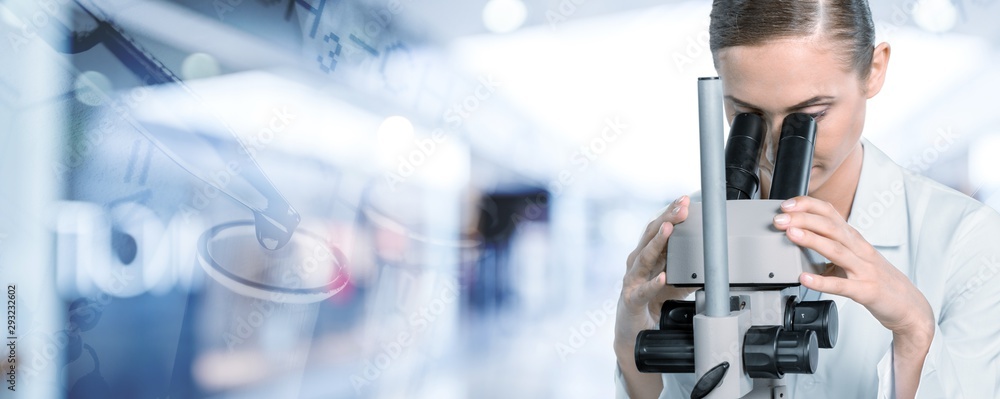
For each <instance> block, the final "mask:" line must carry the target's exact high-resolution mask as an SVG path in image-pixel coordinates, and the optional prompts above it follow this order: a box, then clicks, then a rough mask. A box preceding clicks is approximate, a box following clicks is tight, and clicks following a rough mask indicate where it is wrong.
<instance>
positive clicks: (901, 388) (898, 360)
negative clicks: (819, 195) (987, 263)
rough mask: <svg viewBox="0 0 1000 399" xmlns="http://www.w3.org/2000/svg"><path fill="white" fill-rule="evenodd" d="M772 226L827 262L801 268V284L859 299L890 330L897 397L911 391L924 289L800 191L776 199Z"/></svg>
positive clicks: (930, 330) (925, 329)
mask: <svg viewBox="0 0 1000 399" xmlns="http://www.w3.org/2000/svg"><path fill="white" fill-rule="evenodd" d="M781 209H782V211H783V213H781V214H778V215H777V216H775V217H774V226H775V227H777V228H778V229H780V230H784V231H785V235H787V236H788V238H789V239H790V240H791V241H792V242H793V243H795V244H797V245H799V246H802V247H805V248H809V249H812V250H814V251H816V252H818V253H819V254H821V255H823V256H825V257H826V258H827V259H829V260H830V261H831V262H832V265H830V267H828V268H827V270H826V272H824V273H823V274H822V275H816V274H812V273H802V275H801V276H800V277H799V281H800V282H801V283H802V285H805V286H806V287H807V288H809V289H812V290H816V291H820V292H826V293H830V294H835V295H840V296H844V297H848V298H851V299H853V300H854V301H855V302H857V303H859V304H861V305H862V306H864V307H865V308H866V309H868V311H869V312H871V314H872V315H873V316H875V319H877V320H878V321H879V322H880V323H882V325H883V326H885V328H887V329H889V330H890V331H892V333H893V350H894V352H893V356H894V357H893V362H894V368H895V371H896V391H897V395H898V396H899V397H912V396H913V395H914V394H915V393H916V388H917V383H918V382H919V380H920V369H921V367H922V366H923V361H924V357H925V356H926V355H927V351H928V348H929V347H930V343H931V338H933V336H934V313H933V311H932V310H931V306H930V304H929V303H928V302H927V299H926V298H925V297H924V295H923V294H922V293H921V292H920V291H919V290H918V289H917V287H916V286H914V285H913V283H912V282H911V281H910V279H909V278H907V277H906V275H904V274H903V273H902V272H900V271H899V270H898V269H896V268H895V267H894V266H893V265H892V264H890V263H889V261H887V260H886V259H885V258H884V257H883V256H882V254H880V253H879V252H878V251H877V250H875V248H874V247H872V245H871V244H869V243H868V241H867V240H865V239H864V237H862V236H861V234H860V233H858V231H857V230H855V229H854V228H853V227H851V226H850V225H849V224H847V221H845V220H844V218H843V217H842V216H841V215H840V213H838V212H837V211H836V209H834V208H833V206H832V205H830V204H829V203H828V202H825V201H821V200H818V199H815V198H812V197H807V196H802V197H795V198H792V199H789V200H787V201H785V202H783V203H782V204H781Z"/></svg>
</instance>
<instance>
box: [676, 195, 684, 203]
mask: <svg viewBox="0 0 1000 399" xmlns="http://www.w3.org/2000/svg"><path fill="white" fill-rule="evenodd" d="M683 200H684V196H683V195H682V196H680V197H677V199H675V200H674V205H677V204H680V203H681V201H683Z"/></svg>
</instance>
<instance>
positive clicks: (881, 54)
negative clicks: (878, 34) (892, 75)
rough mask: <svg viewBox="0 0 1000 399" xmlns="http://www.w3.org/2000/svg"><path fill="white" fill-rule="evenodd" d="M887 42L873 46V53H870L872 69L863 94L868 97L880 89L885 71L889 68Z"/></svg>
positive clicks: (889, 51) (883, 81) (873, 95)
mask: <svg viewBox="0 0 1000 399" xmlns="http://www.w3.org/2000/svg"><path fill="white" fill-rule="evenodd" d="M891 52H892V51H891V49H890V48H889V43H886V42H882V43H879V45H878V46H875V53H874V54H872V67H871V68H872V69H871V71H869V73H868V81H867V82H865V94H867V95H868V98H872V97H875V95H876V94H878V92H879V91H881V90H882V84H883V83H885V71H886V69H888V68H889V53H891Z"/></svg>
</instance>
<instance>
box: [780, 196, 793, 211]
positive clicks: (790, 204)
mask: <svg viewBox="0 0 1000 399" xmlns="http://www.w3.org/2000/svg"><path fill="white" fill-rule="evenodd" d="M781 207H782V208H784V209H792V208H794V207H795V199H794V198H792V199H788V200H785V202H782V203H781Z"/></svg>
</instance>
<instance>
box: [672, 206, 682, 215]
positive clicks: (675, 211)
mask: <svg viewBox="0 0 1000 399" xmlns="http://www.w3.org/2000/svg"><path fill="white" fill-rule="evenodd" d="M680 212H681V207H679V206H675V207H674V209H671V210H670V214H671V215H676V214H678V213H680Z"/></svg>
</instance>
